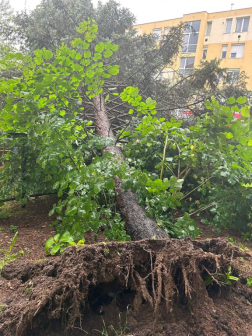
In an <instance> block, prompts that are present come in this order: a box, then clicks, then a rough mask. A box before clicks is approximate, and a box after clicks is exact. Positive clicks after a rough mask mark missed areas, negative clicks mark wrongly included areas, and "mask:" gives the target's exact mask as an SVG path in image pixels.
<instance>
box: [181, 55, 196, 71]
mask: <svg viewBox="0 0 252 336" xmlns="http://www.w3.org/2000/svg"><path fill="white" fill-rule="evenodd" d="M188 58H192V59H193V66H192V68H187V67H186V65H187V64H186V63H187V61H186V59H188ZM182 59H185V64H184V67H183V68H181V67H180V66H181V61H182ZM194 64H195V57H194V56H189V57H181V58H180V63H179V75H180V76H190V74H191V72H192V71H193V68H194ZM181 70H182V73H181ZM186 70H187V73H188V74H186Z"/></svg>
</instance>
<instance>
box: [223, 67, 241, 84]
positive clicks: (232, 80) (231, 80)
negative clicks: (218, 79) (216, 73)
mask: <svg viewBox="0 0 252 336" xmlns="http://www.w3.org/2000/svg"><path fill="white" fill-rule="evenodd" d="M239 74H240V69H228V70H227V76H226V80H225V82H226V83H228V84H236V83H237V82H238V78H239Z"/></svg>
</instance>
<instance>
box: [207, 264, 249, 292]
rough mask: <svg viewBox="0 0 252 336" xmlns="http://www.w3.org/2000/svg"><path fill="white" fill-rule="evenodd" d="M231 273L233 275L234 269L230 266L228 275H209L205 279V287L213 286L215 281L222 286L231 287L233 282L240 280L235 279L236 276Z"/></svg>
mask: <svg viewBox="0 0 252 336" xmlns="http://www.w3.org/2000/svg"><path fill="white" fill-rule="evenodd" d="M231 273H232V269H231V266H229V268H228V272H226V273H216V274H214V275H210V274H207V275H206V276H205V277H204V279H203V280H204V283H205V286H206V287H207V286H210V285H212V283H213V281H215V280H216V282H217V283H218V284H220V285H221V284H222V285H229V286H230V285H231V284H232V281H238V280H239V278H238V277H235V276H233V275H231ZM251 279H252V278H251Z"/></svg>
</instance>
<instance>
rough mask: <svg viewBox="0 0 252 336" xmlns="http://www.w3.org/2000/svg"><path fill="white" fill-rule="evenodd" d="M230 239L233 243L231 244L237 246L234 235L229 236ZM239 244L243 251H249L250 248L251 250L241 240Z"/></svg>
mask: <svg viewBox="0 0 252 336" xmlns="http://www.w3.org/2000/svg"><path fill="white" fill-rule="evenodd" d="M228 241H229V243H231V244H233V245H236V246H237V244H236V242H235V240H234V238H232V237H228ZM238 246H239V249H240V250H242V251H248V250H249V249H248V248H247V246H245V245H243V244H242V243H241V242H239V244H238Z"/></svg>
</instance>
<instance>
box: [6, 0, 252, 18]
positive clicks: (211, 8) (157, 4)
mask: <svg viewBox="0 0 252 336" xmlns="http://www.w3.org/2000/svg"><path fill="white" fill-rule="evenodd" d="M9 1H10V4H11V6H12V7H13V8H14V9H15V10H17V11H18V10H21V9H23V8H25V4H26V8H27V9H28V10H32V9H34V8H35V7H36V6H37V5H38V4H39V3H40V0H9ZM102 2H103V3H105V2H106V0H102ZM117 2H119V3H120V4H121V5H122V6H124V7H127V8H129V9H130V10H131V12H132V13H133V14H134V15H135V16H136V18H137V23H146V22H153V21H162V20H168V19H173V18H180V17H182V16H183V14H189V13H194V12H201V11H207V12H209V13H213V12H219V11H226V10H230V9H231V4H232V3H233V4H234V5H233V9H240V8H247V7H252V1H251V0H239V1H238V0H233V1H232V0H117ZM93 3H94V5H96V4H97V3H98V0H93Z"/></svg>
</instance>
